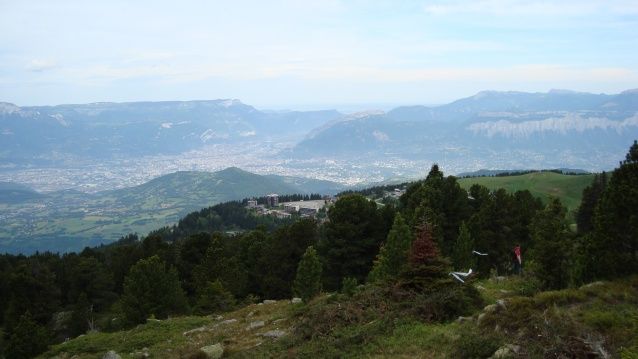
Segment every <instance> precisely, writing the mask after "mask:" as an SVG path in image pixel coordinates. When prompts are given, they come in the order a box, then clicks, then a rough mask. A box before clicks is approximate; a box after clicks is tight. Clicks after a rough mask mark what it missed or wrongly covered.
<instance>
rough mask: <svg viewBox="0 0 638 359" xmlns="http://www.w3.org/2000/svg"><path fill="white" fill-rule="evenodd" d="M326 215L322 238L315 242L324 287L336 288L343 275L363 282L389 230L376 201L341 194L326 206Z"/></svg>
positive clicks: (359, 196) (356, 195)
mask: <svg viewBox="0 0 638 359" xmlns="http://www.w3.org/2000/svg"><path fill="white" fill-rule="evenodd" d="M328 217H329V218H330V221H329V222H328V223H326V226H325V230H326V235H325V238H323V239H322V240H321V241H320V242H319V243H318V244H317V250H318V252H319V253H320V254H321V258H322V260H323V261H324V263H325V264H326V267H325V278H324V279H325V284H326V287H327V288H328V289H334V290H338V289H339V288H340V287H341V280H343V278H345V277H353V278H356V279H357V281H359V282H363V281H364V280H365V279H366V277H367V276H368V273H370V270H371V269H372V264H373V262H374V258H375V256H376V255H377V253H379V245H380V244H381V243H382V242H383V240H384V239H385V238H386V237H387V235H388V231H389V228H387V227H386V223H385V221H384V220H383V218H381V216H380V213H379V211H378V210H377V205H376V203H375V202H374V201H370V200H368V199H367V198H365V197H363V196H361V195H358V194H352V195H345V196H342V197H341V198H339V200H338V201H337V202H336V203H335V204H334V206H332V207H331V208H330V211H329V212H328Z"/></svg>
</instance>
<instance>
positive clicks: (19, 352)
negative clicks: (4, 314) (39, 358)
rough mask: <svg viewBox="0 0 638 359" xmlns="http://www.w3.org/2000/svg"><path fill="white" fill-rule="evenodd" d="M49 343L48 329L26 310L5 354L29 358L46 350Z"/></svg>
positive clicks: (18, 358) (11, 356)
mask: <svg viewBox="0 0 638 359" xmlns="http://www.w3.org/2000/svg"><path fill="white" fill-rule="evenodd" d="M48 343H49V335H48V333H47V331H46V329H45V328H44V327H43V326H41V325H39V324H38V323H36V322H35V321H34V320H33V318H32V317H31V313H29V312H26V313H24V314H23V315H22V316H21V317H20V320H19V321H18V325H16V327H15V328H13V331H12V333H11V336H10V337H9V341H8V342H7V347H6V349H5V352H4V354H5V356H6V357H7V358H13V359H29V358H33V357H35V356H36V355H38V354H40V353H42V352H44V351H45V350H46V349H47V346H48Z"/></svg>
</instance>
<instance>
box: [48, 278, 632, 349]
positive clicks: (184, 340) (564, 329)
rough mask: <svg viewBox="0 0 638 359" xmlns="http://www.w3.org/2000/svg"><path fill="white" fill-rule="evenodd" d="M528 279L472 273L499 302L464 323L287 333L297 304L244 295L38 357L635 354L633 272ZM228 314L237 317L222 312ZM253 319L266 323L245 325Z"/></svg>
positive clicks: (414, 323)
mask: <svg viewBox="0 0 638 359" xmlns="http://www.w3.org/2000/svg"><path fill="white" fill-rule="evenodd" d="M499 279H500V278H499ZM526 281H527V278H524V277H523V278H520V277H509V278H505V279H503V280H494V279H489V280H484V281H480V282H475V283H474V285H475V286H477V287H480V288H481V290H480V292H481V295H482V297H483V299H484V301H485V303H486V304H490V303H495V302H496V301H497V300H498V299H503V300H504V307H502V308H500V309H498V308H497V310H495V311H494V310H489V309H487V307H486V309H484V310H482V311H481V310H479V311H477V312H475V313H474V314H473V315H472V317H471V318H470V317H467V319H466V321H463V322H462V323H459V322H457V321H453V322H447V323H427V322H419V321H405V320H403V319H402V318H396V320H395V323H396V324H395V325H394V327H393V328H388V329H387V330H385V331H380V332H378V331H374V330H368V329H371V328H369V326H370V325H372V324H374V323H373V322H374V321H373V322H370V323H358V324H357V323H353V324H352V325H350V326H346V327H345V328H341V329H339V330H337V332H335V333H332V334H328V335H321V334H319V333H317V336H315V337H313V338H311V339H303V338H301V337H297V336H295V333H294V329H293V328H294V327H295V321H296V320H297V318H298V316H299V315H300V314H301V313H303V312H304V310H305V309H304V308H305V306H304V305H303V304H290V301H288V300H281V301H277V302H274V303H269V304H259V305H257V304H252V305H249V306H246V307H244V308H241V309H239V310H236V311H233V312H228V313H224V314H223V318H220V317H216V316H215V315H212V316H207V317H177V318H171V319H168V320H163V321H155V320H150V321H149V322H148V323H147V324H143V325H139V326H137V327H136V328H133V329H130V330H128V331H121V332H115V333H91V334H88V335H85V336H82V337H78V338H75V339H72V340H70V341H69V342H67V343H65V344H59V345H56V346H54V347H52V348H51V349H50V350H49V351H48V352H47V353H45V354H43V355H42V356H41V358H51V357H54V356H56V355H57V358H70V357H74V358H78V359H82V358H101V357H102V355H104V354H105V353H106V352H107V351H108V350H115V351H116V352H118V354H120V355H121V356H122V358H134V357H140V356H141V355H143V352H145V350H144V348H146V352H147V353H148V354H150V356H151V357H161V358H184V357H185V358H188V357H189V356H191V355H194V354H196V353H197V352H198V349H199V348H200V347H202V346H206V345H212V344H216V343H222V345H223V346H224V351H225V353H224V356H225V357H237V358H273V357H275V358H277V357H309V358H311V357H312V358H314V357H335V358H336V357H348V358H413V357H419V358H451V357H485V358H487V357H489V356H490V355H492V354H493V353H494V352H495V351H496V350H497V349H498V348H502V347H504V346H506V345H508V344H509V345H514V346H516V347H518V349H519V351H520V353H519V357H532V358H533V357H539V356H540V357H542V356H543V353H545V354H550V355H551V354H552V353H554V354H559V353H560V352H561V351H562V353H564V354H565V353H572V354H574V353H581V354H584V353H582V352H580V351H581V350H583V351H589V350H592V348H595V349H594V350H604V351H605V353H607V354H609V355H611V357H614V358H615V357H622V358H635V357H637V356H638V334H637V333H638V277H631V278H627V279H622V280H616V281H613V282H595V283H592V284H589V285H585V286H582V287H580V288H575V289H565V290H561V291H548V292H541V293H538V294H536V295H533V296H523V295H522V294H524V293H526V291H527V289H526V288H528V287H529V285H528V283H527V282H526ZM329 300H331V301H335V300H336V301H340V302H341V301H344V302H345V301H347V300H349V299H348V298H347V297H344V296H340V295H333V297H332V298H328V297H327V296H321V297H319V298H317V299H316V300H315V301H313V304H312V305H313V306H316V305H322V304H321V303H323V302H326V301H329ZM492 307H494V306H492ZM345 314H347V313H345ZM481 315H482V320H478V318H479V316H481ZM229 319H235V320H236V321H231V322H225V320H229ZM318 320H321V319H320V318H319V319H318ZM257 321H263V322H264V326H263V327H256V328H250V323H254V322H257ZM193 329H195V330H193ZM276 329H279V330H283V331H284V332H286V335H285V336H284V337H282V338H281V339H278V340H273V339H269V338H264V337H263V336H261V335H260V334H263V333H265V332H267V331H271V330H276ZM547 350H549V351H552V352H551V353H549V352H547ZM599 353H600V352H599Z"/></svg>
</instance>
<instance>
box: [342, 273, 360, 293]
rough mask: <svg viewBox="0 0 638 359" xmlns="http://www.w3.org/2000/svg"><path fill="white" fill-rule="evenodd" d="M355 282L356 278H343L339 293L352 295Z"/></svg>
mask: <svg viewBox="0 0 638 359" xmlns="http://www.w3.org/2000/svg"><path fill="white" fill-rule="evenodd" d="M358 285H359V283H357V279H356V278H352V277H347V278H344V279H343V281H342V282H341V294H343V295H346V296H348V297H352V295H353V294H354V293H355V292H356V291H357V286H358Z"/></svg>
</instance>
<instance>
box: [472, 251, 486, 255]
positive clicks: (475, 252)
mask: <svg viewBox="0 0 638 359" xmlns="http://www.w3.org/2000/svg"><path fill="white" fill-rule="evenodd" d="M472 253H474V254H478V255H479V256H486V255H487V253H481V252H477V251H472Z"/></svg>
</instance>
